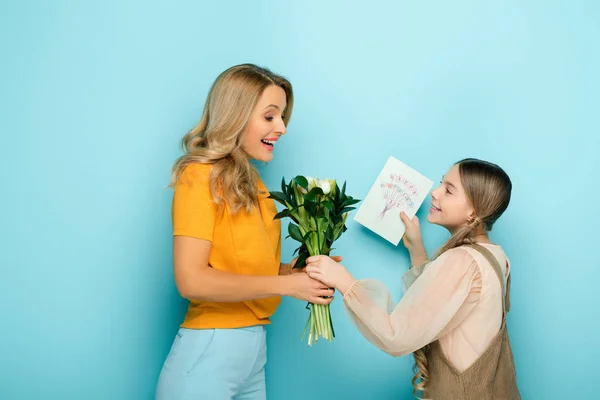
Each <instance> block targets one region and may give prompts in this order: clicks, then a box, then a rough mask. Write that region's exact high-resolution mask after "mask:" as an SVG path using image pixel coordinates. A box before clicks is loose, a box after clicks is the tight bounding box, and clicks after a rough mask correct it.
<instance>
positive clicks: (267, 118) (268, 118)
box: [265, 115, 285, 122]
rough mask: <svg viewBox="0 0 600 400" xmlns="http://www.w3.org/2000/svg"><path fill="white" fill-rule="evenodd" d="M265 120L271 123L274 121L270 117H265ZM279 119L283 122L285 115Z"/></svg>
mask: <svg viewBox="0 0 600 400" xmlns="http://www.w3.org/2000/svg"><path fill="white" fill-rule="evenodd" d="M265 119H266V120H267V121H269V122H271V121H273V120H274V119H275V117H271V116H269V117H265ZM281 119H282V120H284V121H285V115H282V116H281Z"/></svg>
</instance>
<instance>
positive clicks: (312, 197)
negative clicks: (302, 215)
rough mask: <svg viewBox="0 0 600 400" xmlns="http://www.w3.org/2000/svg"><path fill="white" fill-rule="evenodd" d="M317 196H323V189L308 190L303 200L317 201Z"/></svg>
mask: <svg viewBox="0 0 600 400" xmlns="http://www.w3.org/2000/svg"><path fill="white" fill-rule="evenodd" d="M318 195H323V189H321V188H320V187H314V188H312V189H311V190H310V192H308V193H307V194H305V195H304V200H305V201H317V196H318Z"/></svg>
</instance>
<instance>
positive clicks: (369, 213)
mask: <svg viewBox="0 0 600 400" xmlns="http://www.w3.org/2000/svg"><path fill="white" fill-rule="evenodd" d="M432 186H433V182H432V181H431V180H430V179H428V178H427V177H425V176H423V175H422V174H420V173H419V172H417V171H415V170H414V169H412V168H410V167H409V166H408V165H406V164H404V163H403V162H401V161H399V160H397V159H396V158H394V157H390V158H389V159H388V161H387V162H386V164H385V166H384V167H383V169H382V171H381V173H380V174H379V176H378V177H377V179H376V180H375V183H374V184H373V186H372V187H371V190H370V191H369V193H368V194H367V196H366V197H365V199H364V200H363V202H362V204H361V206H360V208H359V209H358V210H357V212H356V214H355V216H354V219H355V220H356V221H357V222H358V223H360V224H361V225H364V226H365V227H367V228H369V229H370V230H372V231H373V232H375V233H377V234H378V235H380V236H381V237H383V238H384V239H386V240H388V241H389V242H391V243H393V244H395V245H397V244H398V243H399V242H400V239H402V236H403V235H404V231H405V228H404V224H403V223H402V220H401V219H400V211H404V212H405V213H406V214H407V215H408V217H409V218H413V217H414V216H415V214H416V213H417V210H418V209H419V207H421V204H423V201H424V200H425V197H426V196H427V194H428V193H429V191H430V190H431V187H432Z"/></svg>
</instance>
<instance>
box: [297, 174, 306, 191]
mask: <svg viewBox="0 0 600 400" xmlns="http://www.w3.org/2000/svg"><path fill="white" fill-rule="evenodd" d="M294 181H295V182H296V184H297V185H299V186H300V187H302V188H303V189H304V190H308V180H307V179H306V178H305V177H303V176H302V175H298V176H297V177H295V178H294Z"/></svg>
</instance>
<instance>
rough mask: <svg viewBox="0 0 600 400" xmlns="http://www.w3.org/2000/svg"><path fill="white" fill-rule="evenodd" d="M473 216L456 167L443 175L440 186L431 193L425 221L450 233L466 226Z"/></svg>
mask: <svg viewBox="0 0 600 400" xmlns="http://www.w3.org/2000/svg"><path fill="white" fill-rule="evenodd" d="M474 216H475V210H474V209H473V207H472V206H471V204H469V200H468V199H467V196H466V194H465V189H464V187H463V185H462V182H461V180H460V173H459V171H458V165H454V166H453V167H452V168H450V170H449V171H448V172H447V173H446V175H444V177H443V179H442V182H441V183H440V185H439V186H438V187H437V188H435V189H434V190H433V191H432V192H431V208H430V209H429V215H428V216H427V221H429V222H430V223H432V224H436V225H440V226H443V227H444V228H446V229H448V230H449V231H450V232H451V233H453V232H454V231H456V230H457V229H459V228H460V227H462V226H464V225H466V224H467V223H468V222H469V220H470V219H472V218H473V217H474Z"/></svg>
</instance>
